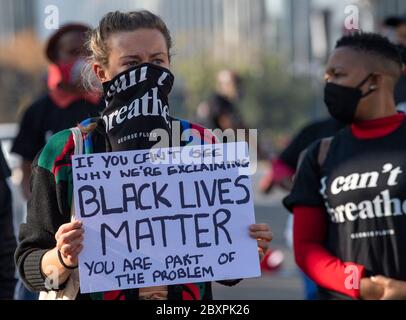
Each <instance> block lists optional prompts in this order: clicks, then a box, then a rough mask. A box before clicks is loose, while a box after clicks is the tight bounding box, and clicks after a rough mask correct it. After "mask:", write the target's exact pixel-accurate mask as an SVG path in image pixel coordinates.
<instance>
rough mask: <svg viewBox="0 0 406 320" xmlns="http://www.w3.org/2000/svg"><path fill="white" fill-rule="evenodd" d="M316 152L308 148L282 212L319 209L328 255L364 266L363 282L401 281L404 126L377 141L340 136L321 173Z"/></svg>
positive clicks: (405, 215)
mask: <svg viewBox="0 0 406 320" xmlns="http://www.w3.org/2000/svg"><path fill="white" fill-rule="evenodd" d="M319 147H320V142H316V143H314V144H313V145H312V146H311V147H310V148H309V150H308V152H307V154H306V156H305V158H304V160H303V162H302V164H301V166H300V169H299V171H298V173H297V176H296V178H295V183H294V187H293V190H292V192H291V193H290V195H289V196H288V197H286V198H285V199H284V204H285V206H286V207H287V208H288V209H289V210H290V211H292V209H293V207H295V206H315V207H324V208H325V209H326V220H327V226H328V227H327V235H326V243H325V247H326V249H327V250H329V251H330V252H331V253H332V254H333V255H334V256H336V257H337V258H339V259H340V260H342V261H345V262H347V261H351V262H354V263H357V264H361V265H363V266H365V268H366V275H367V276H369V275H374V274H382V275H385V276H388V277H391V278H395V279H399V280H406V123H405V121H403V123H402V125H401V126H400V127H399V128H397V129H396V130H395V131H393V132H392V133H390V134H389V135H386V136H384V137H380V138H376V139H358V138H356V137H355V136H354V135H353V133H352V132H351V128H345V129H343V130H341V131H340V132H339V133H338V134H337V135H336V136H335V137H334V139H333V141H332V143H331V145H330V149H329V152H328V155H327V157H326V160H325V161H324V163H323V164H322V166H321V167H320V166H319V164H318V162H317V157H318V152H319Z"/></svg>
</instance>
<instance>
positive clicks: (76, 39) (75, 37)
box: [58, 31, 85, 47]
mask: <svg viewBox="0 0 406 320" xmlns="http://www.w3.org/2000/svg"><path fill="white" fill-rule="evenodd" d="M84 41H85V35H84V33H83V32H79V31H70V32H67V33H65V34H64V35H62V36H61V37H60V38H59V41H58V46H59V47H66V46H72V45H82V44H83V42H84Z"/></svg>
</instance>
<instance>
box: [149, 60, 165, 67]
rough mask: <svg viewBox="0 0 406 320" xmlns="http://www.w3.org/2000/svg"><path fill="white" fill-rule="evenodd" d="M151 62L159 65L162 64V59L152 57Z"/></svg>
mask: <svg viewBox="0 0 406 320" xmlns="http://www.w3.org/2000/svg"><path fill="white" fill-rule="evenodd" d="M152 63H153V64H156V65H158V66H159V65H161V64H163V63H164V61H163V60H162V59H154V60H152Z"/></svg>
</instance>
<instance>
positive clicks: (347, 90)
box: [324, 75, 375, 124]
mask: <svg viewBox="0 0 406 320" xmlns="http://www.w3.org/2000/svg"><path fill="white" fill-rule="evenodd" d="M370 77H371V75H368V76H367V77H366V78H365V79H364V80H362V81H361V83H360V84H359V85H358V86H356V87H355V88H352V87H346V86H342V85H338V84H335V83H331V82H328V83H327V84H326V86H325V87H324V103H325V104H326V106H327V109H328V112H329V113H330V115H331V116H332V117H333V118H335V119H336V120H338V121H339V122H342V123H345V124H349V123H352V122H353V121H354V117H355V113H356V111H357V106H358V104H359V102H360V100H361V99H362V98H364V97H366V96H368V95H369V94H370V93H371V92H373V91H374V90H375V89H370V90H369V91H368V92H366V93H365V94H362V91H361V89H360V88H361V87H362V86H363V85H364V84H365V83H366V82H367V81H368V79H369V78H370Z"/></svg>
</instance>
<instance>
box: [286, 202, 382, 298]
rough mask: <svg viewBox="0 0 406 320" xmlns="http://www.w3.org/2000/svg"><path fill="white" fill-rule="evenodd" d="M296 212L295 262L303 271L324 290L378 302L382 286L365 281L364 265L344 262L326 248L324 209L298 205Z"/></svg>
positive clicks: (294, 232) (294, 230)
mask: <svg viewBox="0 0 406 320" xmlns="http://www.w3.org/2000/svg"><path fill="white" fill-rule="evenodd" d="M293 212H294V226H293V234H294V249H295V259H296V263H297V264H298V266H299V267H300V268H301V269H302V270H303V272H305V273H306V274H307V275H308V276H309V277H310V278H311V279H312V280H314V281H315V282H316V283H317V284H318V285H320V286H321V287H324V288H326V289H328V290H333V291H336V292H339V293H342V294H344V295H347V296H350V297H351V298H362V299H369V298H372V299H374V298H378V297H379V296H380V295H381V294H382V290H381V288H380V286H379V285H376V284H374V283H372V281H370V280H369V279H367V278H364V274H365V268H364V267H363V266H362V265H358V264H355V263H353V262H343V261H341V260H340V259H338V258H337V257H334V256H333V255H331V253H330V252H328V251H327V250H326V249H325V248H324V245H323V243H324V239H325V234H326V221H325V212H324V209H323V208H318V207H300V206H295V207H294V209H293ZM348 267H350V268H348ZM348 270H350V271H351V272H350V273H349V272H348ZM361 279H362V280H361Z"/></svg>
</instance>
